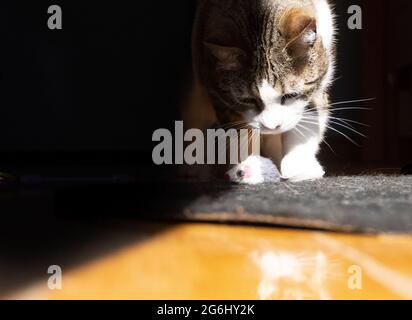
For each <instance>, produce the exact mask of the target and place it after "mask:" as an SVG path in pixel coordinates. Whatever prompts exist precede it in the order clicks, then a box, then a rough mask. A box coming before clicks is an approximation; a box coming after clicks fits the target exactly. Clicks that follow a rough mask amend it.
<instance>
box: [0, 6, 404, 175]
mask: <svg viewBox="0 0 412 320" xmlns="http://www.w3.org/2000/svg"><path fill="white" fill-rule="evenodd" d="M195 2H196V1H195V0H181V1H160V2H159V1H143V2H142V1H117V2H113V3H111V4H107V3H103V2H97V1H83V2H74V1H58V2H54V1H53V2H52V1H35V2H34V1H13V2H11V1H10V2H7V3H4V2H2V3H1V4H0V37H1V50H0V121H1V123H0V164H1V165H3V167H4V168H5V169H7V168H8V166H9V165H10V164H11V163H13V164H16V163H23V164H30V163H32V162H37V163H44V164H45V163H46V162H47V163H48V164H53V163H54V162H56V161H59V159H60V160H62V159H63V160H64V159H66V160H67V161H69V162H70V163H71V164H76V163H77V162H79V161H80V162H81V161H84V160H85V159H87V158H90V161H91V162H96V164H97V163H98V162H99V161H103V162H104V161H108V162H112V161H117V159H122V160H121V161H126V162H128V161H129V162H131V163H136V162H144V163H147V164H148V163H150V162H151V150H152V147H153V143H152V141H151V135H152V133H153V131H154V130H156V129H158V128H161V127H171V126H172V125H173V123H174V121H175V120H178V119H179V114H178V106H179V103H180V101H181V98H182V95H183V94H184V93H185V92H187V89H188V85H189V83H190V63H191V61H190V55H191V54H190V36H191V26H192V22H193V16H194V12H195ZM334 3H335V12H336V14H337V17H338V27H339V35H338V39H339V41H338V69H337V74H336V77H337V80H336V82H335V85H334V87H333V90H332V100H333V101H334V102H338V101H345V100H353V99H362V98H375V100H374V101H371V102H367V103H363V104H360V103H357V104H352V105H349V106H352V107H360V106H362V107H370V108H372V110H370V111H361V110H358V111H356V110H354V111H346V112H339V113H337V114H335V116H342V117H344V118H349V119H353V120H356V121H360V122H363V123H365V124H368V125H370V126H371V127H370V128H367V127H362V126H356V129H357V130H359V131H361V132H362V133H364V134H366V135H367V136H368V139H363V138H361V137H359V136H357V135H356V134H354V133H353V132H350V131H347V130H345V129H344V128H342V127H336V126H335V127H336V128H337V129H342V130H344V131H343V132H344V133H345V134H347V135H349V136H350V137H351V138H352V139H354V140H356V141H357V142H358V143H359V144H360V147H358V146H355V145H353V144H352V143H350V142H348V141H347V140H345V138H344V137H343V136H341V135H339V134H337V133H334V132H330V134H329V135H328V141H329V144H330V145H331V146H332V148H333V149H334V153H333V152H331V151H330V150H329V149H328V148H327V147H326V146H324V148H323V149H324V152H323V154H322V157H323V158H324V159H325V161H326V162H328V163H329V165H330V166H331V167H338V166H341V165H343V168H350V167H351V166H352V165H353V166H369V165H370V166H373V165H388V166H400V165H402V164H404V163H405V162H407V161H408V160H411V161H412V157H410V152H408V150H409V149H410V148H408V146H409V145H410V144H409V142H410V137H412V133H411V129H410V128H411V126H409V124H410V122H409V123H408V121H407V119H408V118H409V119H410V118H412V115H411V109H412V104H411V93H410V92H411V90H410V89H411V84H410V83H411V82H410V77H411V73H410V70H411V67H410V66H411V60H412V58H411V55H410V54H409V53H410V52H411V50H410V46H411V45H410V41H408V40H406V39H405V37H406V38H408V37H409V33H408V31H407V30H410V27H409V25H408V23H407V21H408V16H410V14H412V9H411V5H410V2H409V1H402V0H396V1H392V2H387V1H383V0H364V1H349V0H339V1H334ZM52 4H58V5H60V6H61V7H62V10H63V30H49V29H48V28H47V19H48V17H49V16H48V14H47V8H48V6H49V5H52ZM352 4H359V5H361V7H362V9H363V18H364V21H363V30H349V29H348V28H347V19H348V17H349V15H348V14H347V9H348V7H349V6H350V5H352ZM399 17H402V18H399ZM342 107H344V106H342ZM405 119H406V120H405ZM408 136H409V138H408ZM105 159H106V160H105Z"/></svg>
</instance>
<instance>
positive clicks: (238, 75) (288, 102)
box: [203, 0, 333, 133]
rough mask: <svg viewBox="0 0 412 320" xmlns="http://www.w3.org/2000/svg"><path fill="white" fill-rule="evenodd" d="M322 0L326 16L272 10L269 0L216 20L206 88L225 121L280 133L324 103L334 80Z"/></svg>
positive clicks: (208, 42)
mask: <svg viewBox="0 0 412 320" xmlns="http://www.w3.org/2000/svg"><path fill="white" fill-rule="evenodd" d="M235 2H236V1H235ZM251 2H253V1H251ZM257 2H259V1H257ZM275 2H276V1H275ZM284 2H285V1H284ZM286 2H287V1H286ZM289 2H291V1H289ZM318 2H319V3H324V4H325V5H326V7H324V8H323V9H324V11H323V12H317V10H321V9H322V8H316V7H310V6H309V7H288V6H285V7H284V8H280V7H277V8H273V7H271V5H270V1H269V2H265V3H266V5H265V6H260V7H259V6H252V5H249V6H248V7H247V8H246V10H242V8H243V9H245V7H241V6H240V7H239V8H237V9H236V8H232V9H231V10H230V11H229V10H228V11H221V14H222V16H221V18H217V17H215V18H214V19H212V21H213V25H210V26H209V27H210V30H211V32H210V33H208V34H207V36H206V37H205V39H204V41H203V46H204V48H203V50H204V54H205V56H206V58H207V61H208V65H209V67H210V68H211V70H212V72H209V73H208V75H207V78H208V80H207V86H208V89H209V93H210V96H211V99H212V101H213V103H214V105H215V106H216V107H217V111H218V113H222V114H223V116H222V117H221V119H222V118H223V119H224V121H226V122H227V121H233V120H234V119H236V120H239V119H243V120H245V121H246V122H248V123H249V124H250V125H251V126H252V127H255V128H259V129H261V130H262V133H282V132H285V131H289V130H291V129H293V128H294V127H295V126H296V125H297V123H298V122H299V121H300V120H301V117H302V114H303V112H304V111H305V110H308V108H315V107H316V104H314V101H316V99H323V97H322V96H323V95H324V94H325V90H326V88H327V87H328V85H329V83H330V81H331V77H332V69H333V66H332V61H333V57H332V51H333V50H332V49H331V46H332V36H333V35H332V33H333V23H332V17H331V13H330V11H329V13H328V12H326V11H325V10H326V9H327V10H329V7H328V6H327V3H326V2H325V1H324V0H319V1H318ZM327 14H329V16H326V17H325V16H322V15H327ZM212 30H213V31H212ZM218 116H219V114H218Z"/></svg>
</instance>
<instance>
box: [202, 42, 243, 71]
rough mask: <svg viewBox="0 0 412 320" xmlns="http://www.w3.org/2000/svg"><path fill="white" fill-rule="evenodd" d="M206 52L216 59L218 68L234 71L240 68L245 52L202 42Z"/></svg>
mask: <svg viewBox="0 0 412 320" xmlns="http://www.w3.org/2000/svg"><path fill="white" fill-rule="evenodd" d="M203 43H204V45H205V47H206V48H207V49H208V51H209V52H210V53H211V54H212V55H213V56H214V57H215V58H216V59H217V61H218V64H219V68H222V69H227V70H235V69H239V68H240V67H241V61H242V59H243V57H244V56H245V55H246V53H245V51H244V50H242V49H240V48H236V47H226V46H221V45H218V44H214V43H211V42H207V41H204V42H203Z"/></svg>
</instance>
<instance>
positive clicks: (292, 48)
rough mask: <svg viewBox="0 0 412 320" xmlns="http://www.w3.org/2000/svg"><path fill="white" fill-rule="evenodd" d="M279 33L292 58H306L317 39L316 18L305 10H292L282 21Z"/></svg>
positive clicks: (287, 12)
mask: <svg viewBox="0 0 412 320" xmlns="http://www.w3.org/2000/svg"><path fill="white" fill-rule="evenodd" d="M279 25H280V27H279V31H280V33H281V34H282V36H283V37H284V38H285V40H286V47H285V49H286V50H287V52H288V54H289V55H290V56H291V57H292V58H302V57H304V56H306V55H307V54H308V52H309V49H310V48H311V47H313V45H314V44H315V42H316V39H317V26H316V18H315V17H314V16H313V15H312V14H311V13H310V12H309V11H307V10H305V9H303V8H292V9H289V10H288V11H286V13H285V14H284V15H283V16H282V18H281V19H280V24H279Z"/></svg>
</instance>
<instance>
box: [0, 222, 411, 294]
mask: <svg viewBox="0 0 412 320" xmlns="http://www.w3.org/2000/svg"><path fill="white" fill-rule="evenodd" d="M148 227H151V226H141V227H139V228H136V232H137V233H138V232H141V231H142V230H145V229H146V228H148ZM5 298H12V299H15V298H17V299H412V237H408V236H383V235H382V236H357V235H343V234H331V233H325V232H312V231H299V230H287V229H276V228H266V227H249V226H225V225H208V224H182V225H174V226H164V228H163V231H162V232H160V233H155V234H153V235H151V236H148V237H145V238H144V239H142V240H141V241H136V242H135V243H131V244H130V245H128V246H125V247H122V248H121V249H119V250H117V251H116V252H115V253H111V254H110V255H107V256H102V257H101V258H98V259H95V260H94V261H91V262H88V263H85V264H84V265H81V266H79V267H77V268H74V269H72V270H63V276H62V289H61V290H50V289H49V288H48V287H47V282H46V281H44V282H41V283H33V284H30V285H28V286H27V287H26V288H24V289H23V290H20V291H19V292H15V293H14V294H10V295H9V296H7V297H5Z"/></svg>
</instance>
